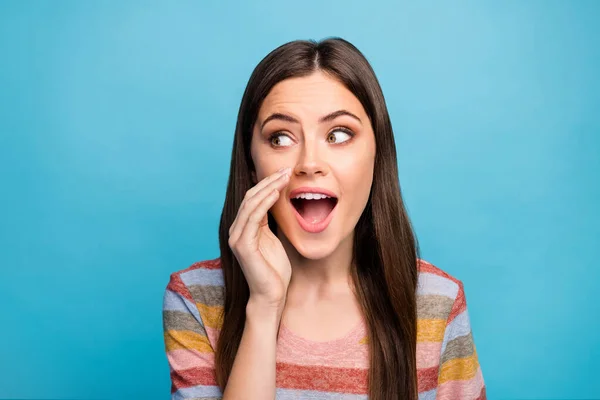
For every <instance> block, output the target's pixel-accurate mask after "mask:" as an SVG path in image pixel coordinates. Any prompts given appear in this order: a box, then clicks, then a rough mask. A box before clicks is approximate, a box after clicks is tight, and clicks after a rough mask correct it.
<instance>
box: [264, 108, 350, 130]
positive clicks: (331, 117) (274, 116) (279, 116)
mask: <svg viewBox="0 0 600 400" xmlns="http://www.w3.org/2000/svg"><path fill="white" fill-rule="evenodd" d="M343 115H346V116H348V117H352V118H354V119H355V120H357V121H358V122H360V124H361V125H362V121H361V120H360V118H358V117H357V116H356V115H354V114H352V113H351V112H350V111H347V110H337V111H334V112H332V113H330V114H327V115H326V116H324V117H321V119H319V122H320V123H323V122H329V121H333V120H334V119H336V118H338V117H341V116H343ZM272 120H280V121H285V122H291V123H294V124H299V123H300V121H298V120H297V119H296V118H294V117H292V116H291V115H287V114H282V113H274V114H271V115H269V116H268V117H267V118H266V119H265V120H264V121H263V123H262V125H261V127H260V128H261V129H263V128H264V127H265V125H266V124H267V122H269V121H272Z"/></svg>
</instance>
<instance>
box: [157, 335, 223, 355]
mask: <svg viewBox="0 0 600 400" xmlns="http://www.w3.org/2000/svg"><path fill="white" fill-rule="evenodd" d="M165 348H166V351H167V352H169V351H171V350H180V349H186V350H189V349H192V350H198V351H199V352H201V353H212V352H213V349H212V347H211V345H210V342H209V341H208V338H207V337H206V336H204V335H200V334H199V333H196V332H193V331H175V330H167V331H165Z"/></svg>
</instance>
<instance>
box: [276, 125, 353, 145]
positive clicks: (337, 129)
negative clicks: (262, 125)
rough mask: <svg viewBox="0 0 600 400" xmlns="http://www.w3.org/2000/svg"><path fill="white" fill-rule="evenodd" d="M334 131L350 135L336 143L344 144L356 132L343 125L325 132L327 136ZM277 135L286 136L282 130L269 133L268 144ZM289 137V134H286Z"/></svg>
mask: <svg viewBox="0 0 600 400" xmlns="http://www.w3.org/2000/svg"><path fill="white" fill-rule="evenodd" d="M335 131H341V132H344V133H346V134H348V135H349V136H350V139H348V140H346V141H345V142H342V143H337V144H338V145H340V146H341V145H345V144H347V143H348V142H350V141H351V140H352V138H353V137H354V136H356V133H354V132H353V131H352V130H350V129H349V128H346V127H344V126H336V127H335V128H333V129H332V130H330V131H329V133H328V134H327V136H329V135H330V134H331V133H333V132H335ZM278 136H288V135H286V134H285V133H283V132H282V131H278V132H273V133H271V134H270V135H269V137H268V138H267V141H268V142H269V144H271V145H272V141H273V139H275V138H276V137H278ZM288 137H289V136H288ZM334 144H335V143H334ZM273 147H285V146H273Z"/></svg>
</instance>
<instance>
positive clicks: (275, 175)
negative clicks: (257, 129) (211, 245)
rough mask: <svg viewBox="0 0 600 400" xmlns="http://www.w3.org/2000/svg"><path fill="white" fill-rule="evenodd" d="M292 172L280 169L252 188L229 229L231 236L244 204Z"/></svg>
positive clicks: (245, 196) (287, 169)
mask: <svg viewBox="0 0 600 400" xmlns="http://www.w3.org/2000/svg"><path fill="white" fill-rule="evenodd" d="M289 170H290V168H289V167H288V168H281V169H279V170H278V171H277V172H275V173H273V174H271V175H269V176H267V177H266V178H263V179H262V180H261V181H260V182H258V183H257V184H256V185H255V186H254V187H252V188H250V189H249V190H248V191H247V192H246V194H245V195H244V199H243V200H242V203H241V204H240V208H239V209H238V215H236V217H235V219H234V220H233V223H232V224H231V226H230V227H229V236H231V232H232V231H233V227H234V225H235V224H236V222H237V221H238V217H239V210H241V209H242V207H244V204H245V203H246V202H247V201H248V200H249V199H251V198H252V197H254V196H255V195H256V194H257V193H258V192H259V191H260V190H262V189H263V188H264V187H266V186H268V185H269V184H271V183H273V182H274V181H276V180H277V179H279V178H281V177H282V176H283V175H285V174H286V173H288V172H289Z"/></svg>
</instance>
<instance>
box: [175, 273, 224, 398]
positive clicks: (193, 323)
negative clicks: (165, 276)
mask: <svg viewBox="0 0 600 400" xmlns="http://www.w3.org/2000/svg"><path fill="white" fill-rule="evenodd" d="M163 333H164V342H165V351H166V355H167V360H168V364H169V370H170V375H171V400H184V399H194V400H209V399H210V400H213V399H221V398H222V393H221V390H220V389H219V387H218V386H217V384H216V379H215V367H214V363H215V352H214V349H213V347H212V345H211V344H210V341H209V340H208V336H207V333H206V329H205V327H204V324H203V322H202V318H201V316H200V312H199V309H198V307H197V305H196V303H195V302H194V299H193V297H192V295H191V294H190V291H189V289H188V288H187V287H186V285H185V284H184V283H183V281H182V280H181V277H180V276H179V275H178V274H173V275H171V279H170V281H169V284H168V286H167V288H166V290H165V294H164V298H163Z"/></svg>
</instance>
